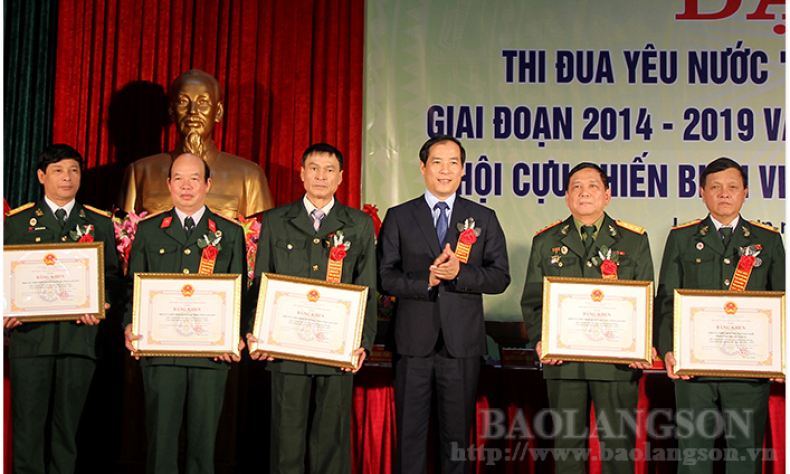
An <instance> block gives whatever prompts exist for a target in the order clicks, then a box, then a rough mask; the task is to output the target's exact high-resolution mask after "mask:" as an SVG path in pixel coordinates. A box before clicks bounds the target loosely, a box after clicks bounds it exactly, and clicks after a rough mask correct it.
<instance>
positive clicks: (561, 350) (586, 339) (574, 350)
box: [540, 277, 653, 364]
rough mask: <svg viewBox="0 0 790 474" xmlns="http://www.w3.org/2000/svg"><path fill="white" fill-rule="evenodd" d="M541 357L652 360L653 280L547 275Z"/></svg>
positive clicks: (611, 361) (614, 361) (626, 361)
mask: <svg viewBox="0 0 790 474" xmlns="http://www.w3.org/2000/svg"><path fill="white" fill-rule="evenodd" d="M542 328H543V335H542V344H541V354H540V358H541V359H559V360H564V361H577V362H601V363H608V364H630V363H632V362H642V363H650V362H651V355H652V348H653V344H652V342H653V282H652V281H638V280H603V279H599V278H567V277H543V325H542Z"/></svg>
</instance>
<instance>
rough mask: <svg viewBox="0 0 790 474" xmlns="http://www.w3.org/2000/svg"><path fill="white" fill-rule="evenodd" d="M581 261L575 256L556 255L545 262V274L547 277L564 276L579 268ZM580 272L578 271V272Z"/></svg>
mask: <svg viewBox="0 0 790 474" xmlns="http://www.w3.org/2000/svg"><path fill="white" fill-rule="evenodd" d="M578 266H579V259H578V257H575V256H573V255H554V256H551V257H548V258H546V260H545V261H544V262H543V274H544V275H546V276H563V275H567V274H568V273H569V272H573V271H574V269H576V268H578ZM576 271H577V272H578V270H576Z"/></svg>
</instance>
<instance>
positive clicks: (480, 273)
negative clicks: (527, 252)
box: [454, 212, 510, 295]
mask: <svg viewBox="0 0 790 474" xmlns="http://www.w3.org/2000/svg"><path fill="white" fill-rule="evenodd" d="M486 227H487V228H486V231H485V241H484V242H482V243H483V245H484V247H483V249H484V254H483V264H482V265H470V264H466V263H461V268H460V270H459V271H458V277H457V278H456V284H455V285H454V286H455V291H459V292H464V293H485V294H490V295H498V294H500V293H502V292H504V291H505V289H507V287H508V285H510V266H509V263H508V259H507V244H506V242H505V233H504V232H503V231H502V227H501V226H500V225H499V220H498V219H497V217H496V214H495V213H493V212H492V215H491V218H490V219H488V222H487V224H486ZM474 245H479V244H477V243H476V244H474Z"/></svg>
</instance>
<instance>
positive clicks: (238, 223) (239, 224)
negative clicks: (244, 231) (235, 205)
mask: <svg viewBox="0 0 790 474" xmlns="http://www.w3.org/2000/svg"><path fill="white" fill-rule="evenodd" d="M214 215H215V216H217V217H221V218H223V219H225V220H226V221H228V222H232V223H234V224H236V225H237V226H241V222H239V221H237V220H236V219H231V218H230V217H225V216H223V215H222V214H216V213H215V214H214Z"/></svg>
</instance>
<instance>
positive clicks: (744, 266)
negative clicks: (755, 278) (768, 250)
mask: <svg viewBox="0 0 790 474" xmlns="http://www.w3.org/2000/svg"><path fill="white" fill-rule="evenodd" d="M754 261H755V258H754V257H753V256H751V255H744V256H742V257H741V259H740V261H738V270H742V271H745V272H748V271H751V269H752V267H754Z"/></svg>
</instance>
